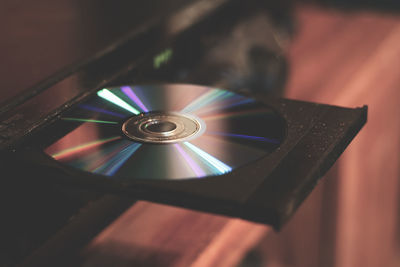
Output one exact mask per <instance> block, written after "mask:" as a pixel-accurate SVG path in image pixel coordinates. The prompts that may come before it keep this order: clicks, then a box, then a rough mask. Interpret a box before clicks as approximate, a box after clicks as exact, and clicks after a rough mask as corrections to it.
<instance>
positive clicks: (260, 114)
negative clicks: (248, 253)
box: [43, 84, 286, 180]
mask: <svg viewBox="0 0 400 267" xmlns="http://www.w3.org/2000/svg"><path fill="white" fill-rule="evenodd" d="M53 127H54V128H56V129H57V133H58V134H57V135H54V136H53V138H50V140H49V141H48V142H47V144H45V145H44V147H43V150H44V152H45V153H47V154H48V155H50V156H51V157H53V158H54V159H55V160H57V161H59V162H61V163H63V164H66V165H68V166H71V167H73V168H77V169H80V170H83V171H87V172H91V173H96V174H100V175H104V176H108V177H109V178H112V179H121V180H132V179H189V178H202V177H207V176H215V175H222V174H225V173H229V172H231V171H233V170H234V169H236V168H239V167H241V166H244V165H247V164H249V163H251V162H253V161H255V160H257V159H260V158H262V157H264V156H266V155H268V154H269V153H271V152H272V151H274V150H275V149H276V148H277V147H278V146H279V145H280V144H281V142H282V141H283V139H284V137H285V131H286V125H285V123H284V121H283V120H282V119H281V117H280V116H279V115H278V114H277V113H276V112H274V111H273V110H272V109H270V108H269V107H268V106H266V105H264V104H262V103H260V102H257V101H256V100H255V99H252V98H248V97H245V96H241V95H238V94H236V93H233V92H230V91H226V90H221V89H215V88H209V87H203V86H196V85H187V84H170V85H169V84H167V85H154V86H153V85H143V86H141V85H131V86H122V87H114V88H104V89H101V90H99V91H98V92H97V93H96V94H95V95H93V96H92V97H89V98H88V99H86V100H85V101H84V102H83V103H80V104H79V105H76V106H74V107H73V108H72V109H71V110H70V111H68V112H67V113H65V114H63V116H62V117H61V118H60V120H59V121H58V122H57V123H56V124H55V125H54V126H53Z"/></svg>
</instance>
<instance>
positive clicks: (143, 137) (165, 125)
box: [122, 112, 205, 144]
mask: <svg viewBox="0 0 400 267" xmlns="http://www.w3.org/2000/svg"><path fill="white" fill-rule="evenodd" d="M204 130H205V123H204V122H203V121H202V120H201V119H200V118H198V117H196V116H193V115H188V114H181V113H178V112H150V113H142V114H139V115H137V116H134V117H131V118H129V119H128V120H126V121H125V122H124V123H123V124H122V132H123V133H124V135H125V136H126V137H128V138H129V139H132V140H134V141H139V142H144V143H156V144H163V143H174V142H183V141H187V140H190V139H192V138H195V137H198V136H199V135H201V134H202V133H203V132H204Z"/></svg>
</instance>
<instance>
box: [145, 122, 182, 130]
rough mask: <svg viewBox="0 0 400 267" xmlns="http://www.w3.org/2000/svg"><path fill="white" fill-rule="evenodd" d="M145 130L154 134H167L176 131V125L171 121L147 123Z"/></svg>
mask: <svg viewBox="0 0 400 267" xmlns="http://www.w3.org/2000/svg"><path fill="white" fill-rule="evenodd" d="M145 128H146V130H147V131H149V132H153V133H166V132H170V131H173V130H175V129H176V124H175V123H173V122H170V121H159V120H154V121H150V122H148V123H146V125H145Z"/></svg>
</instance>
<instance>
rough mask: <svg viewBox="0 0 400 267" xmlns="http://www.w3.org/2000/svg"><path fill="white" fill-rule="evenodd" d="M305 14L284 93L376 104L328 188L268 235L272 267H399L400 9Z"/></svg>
mask: <svg viewBox="0 0 400 267" xmlns="http://www.w3.org/2000/svg"><path fill="white" fill-rule="evenodd" d="M297 15H298V20H299V32H298V35H297V36H296V38H295V40H294V42H293V45H292V47H291V48H290V51H289V58H290V63H291V75H290V79H289V82H288V87H287V91H286V96H287V97H289V98H295V99H301V100H306V101H315V102H321V103H327V104H333V105H339V106H348V107H356V106H361V105H368V106H369V114H368V122H367V124H366V126H365V127H364V128H363V129H362V131H361V132H360V134H359V135H358V136H357V137H356V138H355V140H354V141H353V142H352V144H351V145H350V146H349V147H348V148H347V150H346V151H345V153H344V154H343V155H342V156H341V158H340V159H339V161H338V162H337V163H336V165H335V167H334V170H333V172H335V173H332V171H331V172H330V173H329V174H328V176H336V177H331V179H329V180H328V181H327V180H325V181H324V182H323V184H322V185H320V187H319V188H318V189H317V190H316V191H315V192H314V193H313V194H312V195H311V197H310V198H309V199H308V200H307V201H306V203H304V205H303V207H302V208H301V209H300V210H299V211H298V214H296V216H295V217H294V218H293V220H292V221H291V223H290V224H288V225H287V227H286V229H284V231H283V232H282V233H280V234H279V236H274V235H272V236H270V237H269V239H267V240H264V241H263V242H262V246H263V248H264V250H263V253H264V254H268V255H269V256H270V257H269V261H270V263H271V261H272V263H273V264H274V265H271V264H272V263H271V264H270V265H268V264H267V263H266V266H338V267H352V266H371V267H373V266H374V267H375V266H399V261H398V255H399V240H398V214H399V194H398V193H399V186H400V184H399V178H400V167H399V166H400V120H399V115H400V75H399V72H400V45H399V43H400V31H399V30H400V16H395V15H388V14H383V13H376V12H371V11H369V12H367V11H351V12H350V11H341V10H326V9H318V8H314V7H301V8H299V9H298V10H297ZM332 178H333V179H332ZM328 184H329V185H328ZM332 192H333V193H334V194H332ZM318 194H320V196H318ZM324 196H330V197H331V198H332V200H333V201H334V203H333V205H332V201H328V202H326V201H325V202H324ZM318 202H319V203H321V204H318ZM329 203H330V204H329ZM332 207H333V209H331V211H330V212H327V210H328V209H329V208H332ZM310 209H312V210H313V212H308V214H306V211H309V210H310ZM307 216H308V217H307ZM316 216H317V217H320V218H321V221H320V222H321V223H322V224H319V225H318V221H316V220H317V219H316V218H315V219H312V218H313V217H316ZM310 223H311V224H314V228H313V227H312V226H310ZM329 223H330V224H331V225H330V226H329ZM313 229H314V230H313ZM329 231H331V232H332V233H333V236H332V235H330V236H331V237H330V238H329ZM305 233H307V234H308V235H307V234H305ZM316 236H319V238H317V237H316ZM324 237H328V239H324ZM284 241H285V242H284ZM282 243H283V244H282ZM273 244H275V249H274V250H271V246H272V245H273ZM276 244H280V245H279V248H276ZM307 248H308V249H307ZM327 249H328V250H327ZM313 250H314V251H313ZM271 258H272V259H271Z"/></svg>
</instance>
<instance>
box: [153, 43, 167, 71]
mask: <svg viewBox="0 0 400 267" xmlns="http://www.w3.org/2000/svg"><path fill="white" fill-rule="evenodd" d="M171 57H172V49H171V48H167V49H165V50H164V51H162V52H161V53H160V54H158V55H156V56H154V59H153V67H154V68H155V69H158V68H160V67H161V66H162V65H164V64H166V63H167V62H168V61H169V60H170V59H171Z"/></svg>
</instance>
